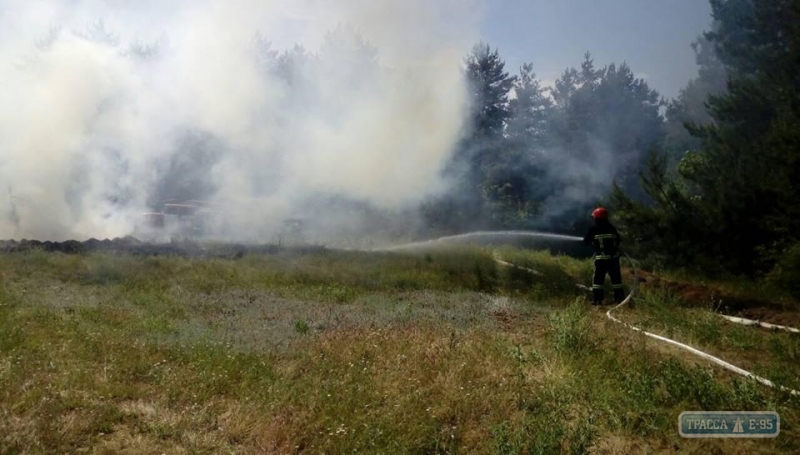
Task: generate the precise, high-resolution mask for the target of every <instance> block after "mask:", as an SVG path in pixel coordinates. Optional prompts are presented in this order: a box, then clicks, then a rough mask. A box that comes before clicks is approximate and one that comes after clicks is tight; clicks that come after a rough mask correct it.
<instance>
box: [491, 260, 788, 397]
mask: <svg viewBox="0 0 800 455" xmlns="http://www.w3.org/2000/svg"><path fill="white" fill-rule="evenodd" d="M625 258H626V259H627V260H628V262H630V264H631V266H632V267H633V286H632V287H631V292H630V293H628V295H627V297H625V299H624V300H623V301H622V302H620V303H619V304H618V305H616V306H614V307H613V308H611V309H610V310H608V311H607V312H606V316H607V317H608V318H609V319H611V320H612V321H614V322H616V323H619V324H622V325H624V326H626V327H628V328H629V329H631V330H634V331H636V332H639V333H641V334H643V335H646V336H648V337H650V338H654V339H656V340H659V341H663V342H664V343H668V344H671V345H673V346H677V347H679V348H681V349H684V350H686V351H689V352H691V353H692V354H694V355H696V356H698V357H702V358H704V359H706V360H710V361H711V362H713V363H716V364H717V365H719V366H721V367H723V368H725V369H726V370H729V371H733V372H734V373H736V374H740V375H742V376H745V377H748V378H752V379H755V380H756V381H758V382H759V383H761V384H763V385H765V386H768V387H773V388H777V389H779V390H782V391H784V392H789V393H790V394H791V395H793V396H800V392H798V391H797V390H794V389H790V388H788V387H783V386H781V385H778V384H775V383H774V382H772V381H770V380H769V379H766V378H762V377H761V376H758V375H756V374H753V373H751V372H749V371H747V370H744V369H742V368H739V367H737V366H736V365H733V364H731V363H728V362H726V361H724V360H722V359H720V358H719V357H714V356H713V355H711V354H708V353H706V352H703V351H701V350H699V349H697V348H693V347H691V346H689V345H686V344H683V343H679V342H677V341H675V340H672V339H669V338H667V337H663V336H661V335H656V334H654V333H650V332H646V331H644V330H642V329H640V328H639V327H636V326H633V325H630V324H628V323H626V322H623V321H620V320H619V319H617V318H615V317H614V315H612V313H613V312H614V311H616V310H617V309H619V308H621V307H622V306H624V305H627V304H628V302H630V301H631V300H632V299H633V296H634V294H635V293H636V288H637V287H638V284H639V270H638V269H637V268H636V263H635V262H634V261H633V260H632V259H631V258H630V256H628V255H627V254H625ZM495 261H496V262H497V263H499V264H501V265H503V266H507V267H515V268H518V269H520V270H525V271H528V272H530V273H533V274H535V275H541V273H540V272H537V271H535V270H533V269H529V268H526V267H520V266H518V265H515V264H511V263H509V262H505V261H502V260H500V259H499V258H496V257H495ZM576 286H577V287H579V288H581V289H584V290H586V289H589V288H588V287H586V286H584V285H581V284H577V285H576ZM730 318H731V317H726V319H728V320H731V319H730ZM733 319H743V318H733ZM743 320H744V321H749V322H744V323H746V324H748V325H759V326H761V327H767V328H781V329H785V330H789V331H792V332H798V330H797V329H794V328H792V327H783V326H774V325H773V324H765V323H760V322H758V321H750V320H749V319H743ZM733 322H738V321H733ZM750 322H752V323H754V324H750ZM740 323H742V322H740Z"/></svg>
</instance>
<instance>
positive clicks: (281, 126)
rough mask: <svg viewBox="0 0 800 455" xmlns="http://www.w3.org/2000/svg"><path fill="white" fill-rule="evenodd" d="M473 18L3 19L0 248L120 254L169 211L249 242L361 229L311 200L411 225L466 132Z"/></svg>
mask: <svg viewBox="0 0 800 455" xmlns="http://www.w3.org/2000/svg"><path fill="white" fill-rule="evenodd" d="M468 3H469V2H455V1H452V2H450V1H445V2H435V4H434V2H424V1H400V0H387V1H381V2H369V1H364V0H348V1H345V2H336V4H335V5H333V4H331V2H321V1H315V0H308V1H303V2H296V1H288V0H285V1H284V0H274V1H267V2H264V1H250V0H240V1H233V2H216V1H201V2H196V1H195V2H189V1H173V2H155V1H144V2H135V3H133V2H121V1H111V0H105V1H103V0H85V1H67V0H53V1H42V2H27V1H23V0H12V1H6V2H3V5H2V6H0V28H2V29H3V30H4V33H3V35H2V37H0V62H2V63H0V65H1V66H0V81H2V84H3V86H4V90H2V92H0V182H1V183H2V187H3V189H4V190H6V189H7V192H8V194H7V196H8V197H7V198H3V199H6V201H4V202H6V203H4V204H3V206H4V207H3V208H4V213H3V216H2V217H0V220H1V221H0V238H23V237H27V238H38V239H42V240H63V239H68V238H75V239H85V238H89V237H99V238H102V237H114V236H122V235H125V234H128V233H130V232H131V231H132V229H133V227H134V225H135V223H136V221H137V217H138V216H139V214H140V213H142V212H147V211H150V210H152V207H153V205H154V204H155V203H156V202H157V201H158V200H161V199H170V198H173V199H184V198H185V199H189V198H191V199H204V200H208V201H211V202H212V203H213V204H214V206H215V207H218V208H220V211H221V212H222V213H224V227H225V232H224V235H225V236H226V237H227V238H234V239H247V240H253V239H261V240H266V239H268V238H269V236H270V235H272V233H273V232H274V229H275V228H276V226H278V225H279V224H280V222H281V220H284V219H286V218H290V217H297V216H300V217H314V218H315V219H317V220H319V223H317V224H324V223H323V220H327V219H331V220H333V221H331V222H335V223H339V224H341V223H345V224H347V223H349V224H354V223H355V224H357V223H356V222H355V221H353V220H350V219H348V220H345V221H346V222H345V221H342V218H346V217H344V216H343V214H342V213H341V210H340V207H338V206H337V205H336V204H332V206H333V209H332V210H331V211H332V212H334V213H333V215H336V217H335V218H331V217H326V215H328V214H327V213H325V212H326V210H325V207H324V204H320V203H314V204H311V205H309V201H314V200H320V199H324V200H340V199H343V200H350V201H360V202H362V203H363V204H364V205H365V206H368V207H374V208H376V209H381V210H386V211H394V212H399V211H403V210H406V209H407V208H408V207H410V206H411V205H413V204H414V203H416V202H418V201H419V200H421V199H422V198H425V197H427V196H429V195H431V194H435V193H436V192H437V191H440V190H441V189H442V188H443V185H444V184H443V182H442V181H441V179H440V171H441V169H442V167H443V165H444V163H445V162H446V161H447V159H448V158H449V156H450V154H451V152H452V149H453V147H454V144H455V142H456V141H457V139H458V137H459V134H460V131H461V129H462V127H463V122H464V117H465V115H464V113H465V112H466V111H467V106H466V103H467V101H466V94H465V88H464V84H463V81H462V77H461V74H460V63H461V59H462V55H463V49H465V48H468V46H469V43H470V42H472V41H474V40H475V39H476V37H475V36H473V35H472V30H475V29H476V27H475V26H474V19H475V18H474V15H473V13H472V11H475V8H474V5H470V4H468ZM325 198H327V199H325ZM298 212H299V213H298Z"/></svg>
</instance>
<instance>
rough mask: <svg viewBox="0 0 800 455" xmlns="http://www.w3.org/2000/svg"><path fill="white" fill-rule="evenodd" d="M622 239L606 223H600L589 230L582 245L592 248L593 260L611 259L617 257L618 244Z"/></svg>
mask: <svg viewBox="0 0 800 455" xmlns="http://www.w3.org/2000/svg"><path fill="white" fill-rule="evenodd" d="M621 240H622V238H621V237H620V236H619V232H617V229H616V228H614V226H613V225H611V223H609V222H608V221H600V222H598V223H597V224H595V225H594V226H592V227H591V228H589V232H587V233H586V236H585V237H584V238H583V241H584V243H587V244H589V245H592V247H594V258H595V259H612V258H616V257H619V243H620V241H621Z"/></svg>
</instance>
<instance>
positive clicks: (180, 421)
mask: <svg viewBox="0 0 800 455" xmlns="http://www.w3.org/2000/svg"><path fill="white" fill-rule="evenodd" d="M495 254H498V255H500V256H501V257H502V258H503V259H505V260H508V261H512V262H515V263H518V264H520V265H524V266H527V267H531V268H534V269H536V270H537V271H539V272H541V274H542V275H541V276H533V275H531V274H529V273H527V272H524V271H521V270H517V269H513V268H508V267H501V266H498V265H497V264H496V263H495V262H494V260H493V257H494V255H495ZM590 272H591V263H590V262H589V261H578V260H574V259H570V258H567V257H552V256H550V255H549V254H548V253H544V252H531V251H521V250H514V249H510V248H505V249H500V250H498V251H497V252H493V251H491V250H486V249H477V248H476V249H463V248H462V249H445V250H432V251H427V252H406V253H360V252H341V251H317V252H293V251H292V250H284V251H280V252H277V253H275V254H262V255H244V256H242V257H238V258H231V259H199V258H195V259H191V258H178V257H163V256H151V257H133V256H129V255H125V254H114V253H92V254H77V255H64V254H61V253H43V252H35V251H34V252H28V253H15V254H7V255H2V256H0V453H3V454H14V453H48V454H50V453H165V454H180V453H208V454H219V453H245V454H248V453H253V454H255V453H387V454H394V453H419V454H434V453H464V454H467V453H469V454H471V453H496V454H516V453H531V454H548V453H573V454H580V453H598V454H601V453H607V454H628V453H667V452H668V453H697V454H707V453H726V454H739V453H741V454H744V453H764V454H767V453H798V451H800V431H799V430H798V424H800V420H799V419H800V398H797V397H792V396H790V395H789V394H787V393H785V392H780V391H776V390H772V389H768V388H765V387H764V386H761V385H758V384H756V383H754V382H753V381H749V380H745V379H743V378H740V377H734V376H732V375H731V374H729V373H727V372H725V371H723V370H721V369H719V368H716V367H712V366H710V365H709V364H707V363H705V362H703V361H701V360H697V359H695V358H692V357H690V356H688V355H687V354H685V353H683V352H681V351H678V350H676V349H673V348H671V347H668V346H665V345H662V344H658V343H657V342H655V341H653V340H650V339H647V338H645V337H643V336H641V335H638V334H636V333H634V332H632V331H630V330H628V329H626V328H624V327H622V326H620V325H618V324H615V323H614V322H611V321H609V320H608V319H606V318H605V315H604V313H605V309H602V310H601V309H599V308H592V307H590V306H589V304H588V296H587V295H584V294H583V293H582V291H580V290H579V289H577V288H576V287H575V286H574V282H576V281H581V282H584V283H586V282H587V281H588V277H589V275H590ZM710 310H711V309H710V308H702V307H697V306H692V307H689V306H686V305H685V304H684V303H682V302H679V301H677V300H676V299H675V298H674V296H671V295H670V294H669V292H667V291H665V290H661V289H645V290H644V292H642V293H641V295H640V297H639V298H638V299H637V300H636V305H635V306H634V308H630V309H623V310H621V311H620V312H619V315H620V317H621V318H622V319H624V320H626V321H628V322H631V323H636V324H638V325H640V326H642V327H645V328H647V329H648V330H651V331H654V332H657V333H661V334H665V335H667V336H671V337H674V338H676V339H678V340H680V341H683V342H688V343H692V344H693V345H696V346H698V347H700V348H703V349H706V350H708V351H710V352H712V353H714V354H716V355H719V356H721V357H723V358H725V359H727V360H730V361H732V362H733V363H735V364H737V365H739V366H742V367H744V368H748V369H752V370H753V371H754V372H756V373H759V374H762V375H764V376H767V377H769V378H770V379H772V380H774V381H776V382H778V383H780V384H782V385H785V386H789V387H792V388H795V389H800V379H798V378H800V337H798V336H796V335H791V334H787V333H772V332H767V331H764V330H763V329H758V328H754V327H744V326H734V325H732V324H729V323H727V322H725V321H723V320H722V319H721V318H719V317H717V316H715V315H714V314H712V312H711V311H710ZM685 410H774V411H777V412H778V413H779V414H780V416H781V434H780V436H779V437H778V438H776V439H767V440H732V439H714V440H711V439H707V440H689V439H682V438H681V437H680V436H679V434H678V428H677V418H678V415H679V414H680V413H681V412H682V411H685Z"/></svg>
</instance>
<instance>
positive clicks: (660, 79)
mask: <svg viewBox="0 0 800 455" xmlns="http://www.w3.org/2000/svg"><path fill="white" fill-rule="evenodd" d="M484 8H485V10H484V14H483V22H482V24H481V28H482V30H481V35H482V36H483V39H484V40H485V41H487V42H488V43H489V44H490V45H491V46H492V47H497V48H498V49H499V50H500V55H501V56H502V57H503V59H504V60H505V61H506V68H507V69H508V70H509V71H510V72H512V73H516V72H517V70H518V68H519V66H520V65H521V64H522V63H525V62H531V63H533V66H534V71H536V74H537V76H538V77H539V78H540V79H542V80H543V81H545V83H551V82H552V81H553V80H555V79H557V78H558V77H559V75H560V74H561V72H563V71H564V69H565V68H567V67H570V66H573V67H578V66H579V65H580V62H581V60H582V59H583V54H584V53H585V52H586V51H589V52H591V53H592V56H593V57H594V61H595V65H596V66H603V65H606V64H608V63H611V62H616V63H621V62H622V61H626V62H627V63H628V65H629V66H630V67H631V69H632V70H633V72H634V73H636V74H637V75H638V76H640V77H644V78H645V79H646V80H647V82H648V84H649V85H650V87H651V88H654V89H656V90H658V92H659V93H661V95H662V96H665V97H670V98H671V97H674V96H676V95H677V94H678V91H679V90H680V88H681V87H683V86H684V85H685V84H686V82H687V81H688V80H689V79H690V78H692V77H695V76H696V74H697V65H696V64H695V61H694V53H693V51H692V48H691V46H690V45H691V42H692V41H693V40H694V39H695V38H696V37H697V36H698V35H699V34H700V33H701V32H702V31H703V30H706V29H707V28H708V25H709V24H710V22H711V7H710V6H709V4H708V1H707V0H495V1H491V0H487V2H486V4H485V7H484Z"/></svg>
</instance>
